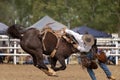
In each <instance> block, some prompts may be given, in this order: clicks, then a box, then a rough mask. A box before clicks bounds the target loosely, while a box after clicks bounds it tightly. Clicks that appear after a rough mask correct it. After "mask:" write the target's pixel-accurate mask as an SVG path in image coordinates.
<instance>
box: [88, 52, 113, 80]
mask: <svg viewBox="0 0 120 80" xmlns="http://www.w3.org/2000/svg"><path fill="white" fill-rule="evenodd" d="M92 56H93V55H92V54H91V53H88V54H87V57H88V58H90V59H92ZM99 66H100V67H101V68H102V69H103V71H104V72H105V74H106V76H107V77H110V76H111V75H112V74H111V72H110V70H109V69H108V67H107V65H106V64H105V63H101V62H99ZM87 72H88V73H89V75H90V77H91V79H92V80H97V79H96V77H95V73H94V72H93V70H92V69H89V68H87Z"/></svg>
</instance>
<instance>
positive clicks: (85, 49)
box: [65, 29, 91, 52]
mask: <svg viewBox="0 0 120 80" xmlns="http://www.w3.org/2000/svg"><path fill="white" fill-rule="evenodd" d="M65 32H66V33H67V34H70V35H72V36H73V37H74V38H75V39H76V40H77V41H78V44H79V46H78V47H77V49H78V50H79V51H80V52H89V51H90V49H91V46H87V45H85V43H84V41H83V40H82V36H83V35H80V34H79V33H76V32H74V31H72V30H69V29H66V30H65Z"/></svg>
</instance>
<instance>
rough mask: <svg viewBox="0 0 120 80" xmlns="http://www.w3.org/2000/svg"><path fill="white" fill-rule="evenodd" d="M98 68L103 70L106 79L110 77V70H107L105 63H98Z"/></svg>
mask: <svg viewBox="0 0 120 80" xmlns="http://www.w3.org/2000/svg"><path fill="white" fill-rule="evenodd" d="M99 66H100V67H101V68H102V69H103V71H104V72H105V74H106V76H107V77H110V76H112V74H111V72H110V70H109V69H108V67H107V65H106V64H105V63H101V62H99Z"/></svg>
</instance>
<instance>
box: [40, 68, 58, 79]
mask: <svg viewBox="0 0 120 80" xmlns="http://www.w3.org/2000/svg"><path fill="white" fill-rule="evenodd" d="M41 70H42V71H43V72H44V73H45V74H47V75H48V76H54V77H57V76H58V75H57V74H56V72H55V71H54V70H53V69H51V68H48V70H45V69H41Z"/></svg>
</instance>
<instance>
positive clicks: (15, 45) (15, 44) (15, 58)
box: [13, 39, 17, 64]
mask: <svg viewBox="0 0 120 80" xmlns="http://www.w3.org/2000/svg"><path fill="white" fill-rule="evenodd" d="M16 47H17V42H16V39H15V41H14V59H13V60H14V64H16V63H17V62H16V60H17V56H16V52H17V50H16Z"/></svg>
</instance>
